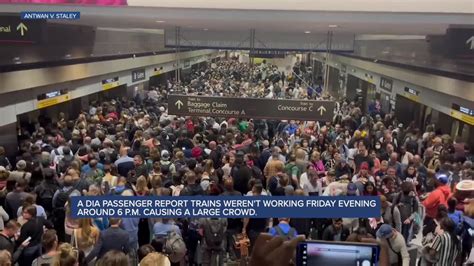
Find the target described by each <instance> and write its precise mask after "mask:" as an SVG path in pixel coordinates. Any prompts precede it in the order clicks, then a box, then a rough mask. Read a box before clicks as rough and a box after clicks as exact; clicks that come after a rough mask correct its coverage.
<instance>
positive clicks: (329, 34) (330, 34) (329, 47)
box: [323, 31, 333, 93]
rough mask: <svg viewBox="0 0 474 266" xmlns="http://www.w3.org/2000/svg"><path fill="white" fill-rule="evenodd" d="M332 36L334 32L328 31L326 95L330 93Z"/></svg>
mask: <svg viewBox="0 0 474 266" xmlns="http://www.w3.org/2000/svg"><path fill="white" fill-rule="evenodd" d="M332 35H333V32H332V31H328V34H327V38H326V66H325V69H326V73H325V75H324V76H325V77H324V87H323V88H324V90H325V91H326V93H328V91H329V68H330V66H329V59H330V56H331V46H332Z"/></svg>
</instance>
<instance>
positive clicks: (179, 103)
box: [174, 100, 184, 110]
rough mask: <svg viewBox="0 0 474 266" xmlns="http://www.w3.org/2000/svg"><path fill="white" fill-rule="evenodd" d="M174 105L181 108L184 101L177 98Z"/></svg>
mask: <svg viewBox="0 0 474 266" xmlns="http://www.w3.org/2000/svg"><path fill="white" fill-rule="evenodd" d="M174 105H176V106H178V110H181V107H183V105H184V103H183V102H182V101H181V100H178V101H177V102H175V103H174Z"/></svg>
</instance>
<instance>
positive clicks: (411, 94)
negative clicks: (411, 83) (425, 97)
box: [403, 87, 420, 102]
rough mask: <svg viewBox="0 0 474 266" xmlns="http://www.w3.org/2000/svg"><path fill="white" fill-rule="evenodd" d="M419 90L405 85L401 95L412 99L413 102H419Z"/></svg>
mask: <svg viewBox="0 0 474 266" xmlns="http://www.w3.org/2000/svg"><path fill="white" fill-rule="evenodd" d="M419 95H420V92H419V91H417V90H414V89H412V88H408V87H405V90H404V92H403V96H405V97H406V98H408V99H410V100H412V101H414V102H420V97H419Z"/></svg>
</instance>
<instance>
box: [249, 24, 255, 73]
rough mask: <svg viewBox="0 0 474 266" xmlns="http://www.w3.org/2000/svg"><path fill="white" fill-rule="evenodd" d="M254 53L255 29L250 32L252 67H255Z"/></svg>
mask: <svg viewBox="0 0 474 266" xmlns="http://www.w3.org/2000/svg"><path fill="white" fill-rule="evenodd" d="M254 51H255V29H251V30H250V53H249V59H250V66H253V64H254V60H253V59H254V58H253V54H254Z"/></svg>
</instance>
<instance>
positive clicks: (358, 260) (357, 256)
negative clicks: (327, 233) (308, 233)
mask: <svg viewBox="0 0 474 266" xmlns="http://www.w3.org/2000/svg"><path fill="white" fill-rule="evenodd" d="M378 259H379V247H378V246H377V245H375V244H362V243H361V244H358V243H348V242H325V241H314V242H313V241H307V242H302V243H300V244H299V246H298V250H297V256H296V263H297V264H296V265H298V266H313V265H314V266H320V265H324V266H332V265H335V266H336V265H337V266H376V265H378Z"/></svg>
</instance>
